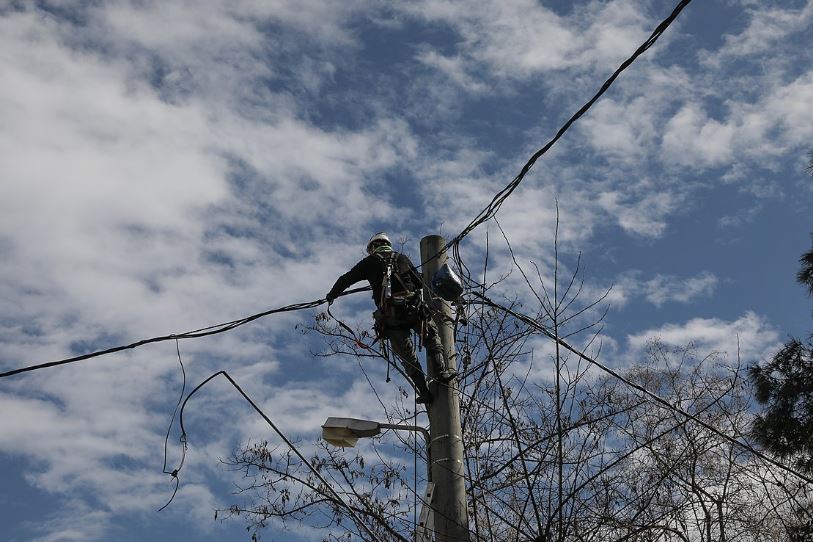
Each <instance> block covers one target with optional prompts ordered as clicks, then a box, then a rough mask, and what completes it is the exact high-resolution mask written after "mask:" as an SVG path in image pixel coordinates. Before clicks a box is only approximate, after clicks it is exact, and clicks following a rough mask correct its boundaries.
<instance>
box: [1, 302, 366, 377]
mask: <svg viewBox="0 0 813 542" xmlns="http://www.w3.org/2000/svg"><path fill="white" fill-rule="evenodd" d="M369 290H370V287H365V288H355V289H353V290H347V291H346V292H344V293H342V294H340V296H345V295H350V294H355V293H358V292H365V291H369ZM325 302H326V300H325V299H317V300H316V301H309V302H307V303H295V304H293V305H286V306H284V307H280V308H277V309H271V310H267V311H264V312H260V313H257V314H252V315H251V316H246V317H245V318H240V319H239V320H232V321H231V322H224V323H222V324H215V325H213V326H208V327H204V328H200V329H195V330H193V331H187V332H185V333H173V334H171V335H163V336H160V337H152V338H149V339H142V340H140V341H136V342H134V343H131V344H127V345H123V346H114V347H112V348H107V349H105V350H97V351H95V352H90V353H88V354H82V355H81V356H76V357H73V358H67V359H61V360H58V361H49V362H46V363H38V364H37V365H29V366H28V367H20V368H18V369H12V370H10V371H6V372H3V373H0V378H6V377H9V376H14V375H18V374H20V373H26V372H29V371H36V370H38V369H46V368H48V367H56V366H59V365H66V364H68V363H76V362H77V361H83V360H86V359H90V358H96V357H99V356H104V355H106V354H113V353H115V352H121V351H122V350H130V349H133V348H137V347H139V346H144V345H145V344H151V343H159V342H163V341H174V340H178V339H197V338H199V337H206V336H208V335H217V334H218V333H225V332H226V331H231V330H232V329H235V328H237V327H240V326H242V325H245V324H248V323H249V322H253V321H254V320H259V319H260V318H263V317H265V316H270V315H272V314H278V313H281V312H294V311H299V310H303V309H312V308H316V307H318V306H319V305H321V304H323V303H325Z"/></svg>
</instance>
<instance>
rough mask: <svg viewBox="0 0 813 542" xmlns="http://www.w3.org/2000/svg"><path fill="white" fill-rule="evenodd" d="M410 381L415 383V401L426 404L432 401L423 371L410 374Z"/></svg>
mask: <svg viewBox="0 0 813 542" xmlns="http://www.w3.org/2000/svg"><path fill="white" fill-rule="evenodd" d="M412 381H413V382H414V383H415V389H416V390H417V391H418V397H416V398H415V402H416V403H420V404H423V405H428V404H429V403H431V402H432V392H430V391H429V387H428V386H427V385H426V377H424V376H423V373H415V374H414V375H412Z"/></svg>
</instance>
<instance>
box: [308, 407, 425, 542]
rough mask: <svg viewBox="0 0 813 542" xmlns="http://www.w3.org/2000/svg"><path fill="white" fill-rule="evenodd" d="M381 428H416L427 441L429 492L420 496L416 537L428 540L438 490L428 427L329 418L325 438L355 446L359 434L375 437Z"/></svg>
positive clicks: (422, 540) (423, 541) (339, 443)
mask: <svg viewBox="0 0 813 542" xmlns="http://www.w3.org/2000/svg"><path fill="white" fill-rule="evenodd" d="M382 429H398V430H403V431H413V432H416V433H420V434H422V435H423V438H424V441H426V482H427V483H426V492H425V493H424V495H423V497H422V498H421V502H422V503H423V505H422V507H421V513H420V517H419V519H418V521H417V524H416V525H415V540H417V541H419V542H428V541H430V540H431V539H432V533H433V531H434V515H433V514H431V511H432V499H433V496H434V493H435V484H433V483H432V468H431V465H432V453H431V447H430V441H429V431H427V430H426V429H424V428H423V427H419V426H417V425H400V424H393V423H381V422H374V421H372V420H359V419H356V418H332V417H331V418H328V419H327V420H325V423H324V424H322V438H323V439H324V440H326V441H327V442H328V443H329V444H332V445H334V446H340V447H342V448H352V447H353V446H355V445H356V442H358V440H359V439H360V438H368V437H374V436H376V435H379V434H381V430H382Z"/></svg>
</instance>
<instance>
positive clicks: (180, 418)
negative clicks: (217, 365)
mask: <svg viewBox="0 0 813 542" xmlns="http://www.w3.org/2000/svg"><path fill="white" fill-rule="evenodd" d="M220 375H222V376H223V377H224V378H225V379H226V380H228V381H229V383H230V384H231V385H232V386H234V388H235V389H236V390H237V391H238V392H239V393H240V395H242V396H243V399H245V400H246V401H247V402H248V404H250V405H251V407H252V408H253V409H254V411H255V412H257V414H259V415H260V416H261V417H262V418H263V420H265V422H266V423H267V424H268V425H269V426H271V429H273V430H274V432H275V433H276V434H277V435H278V436H279V437H280V438H281V439H282V440H283V441H284V442H285V444H287V445H288V447H289V448H290V449H291V450H292V451H293V452H294V453H295V454H296V456H297V457H298V458H299V459H300V461H302V463H303V464H305V465H306V466H307V467H308V469H310V471H311V472H312V473H313V474H314V476H316V477H317V478H318V479H319V481H320V482H322V483H323V484H324V486H325V487H326V488H327V489H328V490H329V491H330V492H331V493H332V494H333V496H334V497H335V498H336V500H337V501H338V502H337V504H340V505H341V506H343V507H344V508H345V509H346V510H347V511H348V513H349V514H350V516H351V517H352V518H353V520H354V521H355V522H356V524H357V525H359V526H360V527H361V528H363V529H364V530H365V531H366V532H367V534H369V535H370V536H371V537H372V539H373V540H377V541H379V542H381V539H380V538H379V537H378V536H376V534H375V533H374V532H373V531H372V530H371V529H370V527H368V526H367V524H366V523H364V522H363V521H362V520H361V518H359V517H358V515H357V514H356V511H355V510H354V509H353V507H351V506H350V505H349V504H347V503H346V502H345V500H344V499H343V498H342V496H341V495H340V494H339V493H338V492H337V491H336V490H335V489H333V486H331V485H330V484H329V483H328V481H327V480H325V478H324V477H323V476H322V475H321V473H319V471H318V470H317V469H316V468H315V467H314V466H313V465H311V463H310V461H308V460H307V459H306V458H305V456H304V455H302V452H300V451H299V449H298V448H297V447H296V446H295V445H294V443H293V442H291V441H290V440H289V439H288V437H286V436H285V434H284V433H283V432H282V431H280V430H279V428H277V426H276V425H275V424H274V422H272V421H271V418H269V417H268V416H267V415H266V414H265V412H263V411H262V410H261V409H260V407H259V406H257V403H255V402H254V401H253V400H252V399H251V397H249V395H248V394H247V393H246V392H245V391H243V388H241V387H240V385H239V384H238V383H237V382H235V380H234V379H233V378H232V377H231V376H230V375H229V373H227V372H226V371H218V372H216V373H214V374H212V375H210V376H209V377H208V378H206V379H205V380H204V381H203V382H201V383H200V384H198V385H197V386H196V387H195V389H193V390H192V391H191V392H189V395H187V396H186V399H184V400H183V403H182V404H181V409H180V414H179V416H178V421H179V424H180V426H181V443H182V444H183V450H182V453H181V461H180V463H179V465H178V467H177V468H176V469H174V470H173V471H172V472H170V473H168V474H170V475H171V476H172V477H173V478H175V479H176V480H177V478H178V473H179V472H180V470H181V469H182V468H183V464H184V459H185V458H186V449H187V433H186V428H185V427H184V423H183V414H184V409H185V408H186V404H187V403H188V402H189V399H191V398H192V396H193V395H194V394H195V393H197V392H198V390H200V389H201V388H203V386H205V385H206V384H208V383H209V382H210V381H211V380H213V379H214V378H216V377H217V376H220ZM165 470H166V469H165ZM176 491H177V487H176ZM173 496H174V494H173ZM170 502H172V500H171V499H170ZM168 504H169V503H167V504H166V505H164V506H163V507H162V508H161V509H162V510H163V509H164V508H166V506H167V505H168ZM403 540H404V541H405V542H406V539H403Z"/></svg>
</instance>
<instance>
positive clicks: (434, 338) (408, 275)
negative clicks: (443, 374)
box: [325, 232, 446, 404]
mask: <svg viewBox="0 0 813 542" xmlns="http://www.w3.org/2000/svg"><path fill="white" fill-rule="evenodd" d="M365 279H366V280H367V281H368V282H369V283H370V286H371V287H372V289H373V300H374V301H375V304H376V307H377V309H376V311H375V312H374V313H373V318H374V320H375V326H376V330H377V331H378V334H379V337H380V338H381V339H382V340H384V339H386V340H389V343H390V348H391V350H392V351H393V352H394V353H395V354H396V355H397V356H398V358H399V359H400V361H401V365H403V367H404V372H405V373H406V374H407V376H408V377H409V378H410V380H412V383H413V384H414V386H415V389H416V390H417V392H418V397H417V399H416V401H417V402H418V403H424V404H426V403H430V402H431V401H432V394H431V393H430V392H429V388H428V387H427V385H426V376H425V374H424V372H423V370H422V369H421V364H420V361H418V356H417V354H416V353H415V345H414V342H413V340H412V332H413V331H414V332H416V333H417V334H418V338H419V340H420V341H421V342H422V343H423V344H424V345H426V350H427V352H428V353H429V355H431V356H436V360H437V362H438V366H439V367H445V366H446V364H445V363H444V359H445V357H444V351H443V346H442V344H441V342H440V338H439V335H438V330H437V327H436V326H435V323H434V322H433V321H432V318H431V317H430V316H429V311H428V309H427V307H426V305H425V304H424V303H423V295H422V292H423V283H422V279H421V276H420V275H419V274H418V271H417V270H416V269H415V266H414V265H413V264H412V262H411V261H410V259H409V258H408V257H407V256H406V255H404V254H401V253H399V252H396V251H394V250H393V249H392V242H390V239H389V237H388V236H387V234H386V233H384V232H381V233H377V234H375V235H373V236H372V237H371V238H370V241H369V242H368V243H367V257H366V258H364V259H362V260H361V261H359V262H358V263H357V264H356V265H355V266H353V268H352V269H350V271H348V272H347V273H345V274H344V275H342V276H340V277H339V278H338V280H336V283H335V284H334V285H333V288H331V289H330V291H329V292H328V293H327V295H326V296H325V297H326V299H327V302H328V303H333V301H334V300H335V299H336V298H337V297H338V296H339V294H341V293H342V292H343V291H344V290H346V289H347V288H349V287H350V286H352V285H353V284H356V283H357V282H360V281H362V280H365Z"/></svg>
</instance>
